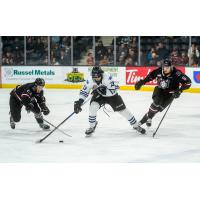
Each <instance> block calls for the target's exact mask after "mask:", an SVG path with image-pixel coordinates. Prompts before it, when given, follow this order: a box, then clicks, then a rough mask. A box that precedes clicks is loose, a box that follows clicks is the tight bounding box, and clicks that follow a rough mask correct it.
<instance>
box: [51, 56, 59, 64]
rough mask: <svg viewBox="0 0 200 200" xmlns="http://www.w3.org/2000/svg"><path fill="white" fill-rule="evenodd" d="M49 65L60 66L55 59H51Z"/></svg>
mask: <svg viewBox="0 0 200 200" xmlns="http://www.w3.org/2000/svg"><path fill="white" fill-rule="evenodd" d="M51 64H52V65H60V63H59V62H58V61H57V60H56V58H55V57H53V58H52V61H51Z"/></svg>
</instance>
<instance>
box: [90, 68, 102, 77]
mask: <svg viewBox="0 0 200 200" xmlns="http://www.w3.org/2000/svg"><path fill="white" fill-rule="evenodd" d="M103 73H104V71H103V70H102V69H101V67H100V66H94V67H93V68H92V73H91V75H92V78H98V77H102V75H103Z"/></svg>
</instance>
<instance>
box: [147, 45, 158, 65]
mask: <svg viewBox="0 0 200 200" xmlns="http://www.w3.org/2000/svg"><path fill="white" fill-rule="evenodd" d="M158 58H159V56H158V54H157V52H156V51H155V49H154V48H151V50H150V52H149V53H148V54H147V62H148V64H149V65H157V61H158V60H159V59H158Z"/></svg>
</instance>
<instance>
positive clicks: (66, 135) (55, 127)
mask: <svg viewBox="0 0 200 200" xmlns="http://www.w3.org/2000/svg"><path fill="white" fill-rule="evenodd" d="M43 120H44V121H45V122H46V123H47V124H49V125H51V126H52V127H54V128H56V126H55V125H53V124H52V123H51V122H49V121H47V120H46V119H44V118H43ZM58 131H60V132H61V133H62V134H64V135H66V136H68V137H72V136H71V135H69V134H67V133H65V132H64V131H62V130H60V129H58Z"/></svg>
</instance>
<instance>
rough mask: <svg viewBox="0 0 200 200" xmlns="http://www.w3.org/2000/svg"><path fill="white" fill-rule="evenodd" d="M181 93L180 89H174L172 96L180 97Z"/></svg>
mask: <svg viewBox="0 0 200 200" xmlns="http://www.w3.org/2000/svg"><path fill="white" fill-rule="evenodd" d="M181 93H182V91H180V90H175V91H174V93H173V94H172V96H173V97H174V98H175V99H177V98H179V97H180V95H181Z"/></svg>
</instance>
